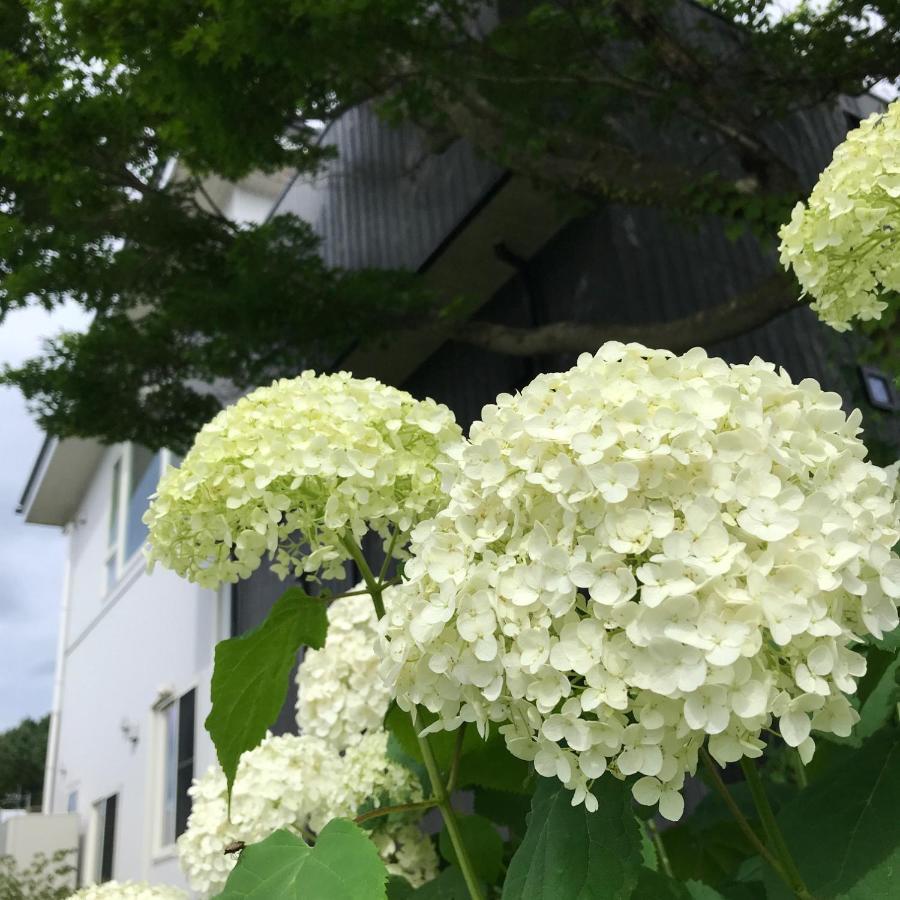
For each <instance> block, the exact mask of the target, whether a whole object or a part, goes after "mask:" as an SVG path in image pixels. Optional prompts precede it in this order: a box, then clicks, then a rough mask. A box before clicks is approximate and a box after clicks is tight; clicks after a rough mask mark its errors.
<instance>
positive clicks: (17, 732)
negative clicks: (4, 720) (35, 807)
mask: <svg viewBox="0 0 900 900" xmlns="http://www.w3.org/2000/svg"><path fill="white" fill-rule="evenodd" d="M49 730H50V717H49V716H44V718H43V719H39V720H34V719H23V720H22V721H21V722H20V723H19V724H18V725H16V726H15V728H10V729H9V730H8V731H5V732H3V734H0V804H2V805H6V804H7V802H8V801H7V799H6V798H11V799H10V802H14V803H15V804H16V805H18V803H21V802H22V800H23V798H25V797H27V796H28V795H30V796H31V800H32V803H38V802H40V797H41V790H42V789H43V784H44V760H45V757H46V755H47V735H48V732H49Z"/></svg>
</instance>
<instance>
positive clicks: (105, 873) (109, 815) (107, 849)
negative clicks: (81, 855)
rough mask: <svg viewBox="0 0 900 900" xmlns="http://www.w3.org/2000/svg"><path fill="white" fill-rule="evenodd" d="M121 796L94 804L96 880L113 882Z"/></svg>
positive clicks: (107, 798)
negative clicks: (117, 812)
mask: <svg viewBox="0 0 900 900" xmlns="http://www.w3.org/2000/svg"><path fill="white" fill-rule="evenodd" d="M118 803H119V795H118V794H113V795H112V796H111V797H106V798H105V799H104V800H101V801H100V802H99V803H95V804H94V834H95V841H96V845H95V846H96V853H95V856H94V880H95V881H97V882H104V881H112V877H113V865H114V858H115V848H116V807H117V806H118Z"/></svg>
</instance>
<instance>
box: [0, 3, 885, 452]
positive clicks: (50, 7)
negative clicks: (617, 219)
mask: <svg viewBox="0 0 900 900" xmlns="http://www.w3.org/2000/svg"><path fill="white" fill-rule="evenodd" d="M766 7H767V4H766V3H764V2H762V0H743V2H738V0H707V2H704V3H689V2H685V0H627V2H625V0H600V2H598V0H535V2H528V3H526V2H503V3H500V4H499V5H498V7H497V10H498V13H497V14H495V13H494V12H493V11H492V10H491V9H488V8H486V7H485V5H484V4H482V3H479V2H472V0H439V2H436V3H435V2H430V0H429V2H425V0H327V2H322V0H272V2H267V3H264V4H260V3H251V2H248V0H215V2H213V0H161V2H159V0H154V2H149V0H127V2H126V0H62V2H61V3H49V2H47V0H0V214H2V216H3V228H2V230H0V279H2V280H0V314H2V313H5V312H7V311H9V310H11V309H15V308H17V307H20V306H23V305H27V304H32V303H40V304H42V305H44V306H46V307H48V308H49V307H52V306H54V305H55V304H57V303H59V302H61V301H62V300H63V299H65V298H67V297H70V298H73V299H75V300H76V301H77V302H79V303H81V304H82V305H83V306H84V307H85V308H86V309H88V310H90V311H91V312H93V313H94V320H93V324H92V326H91V327H90V329H89V331H88V333H87V334H85V335H68V336H65V337H62V338H60V339H58V340H55V341H52V342H51V343H50V344H49V345H48V347H47V349H46V352H45V353H44V355H43V356H42V357H40V358H38V359H35V360H32V361H30V362H28V363H26V364H25V365H24V366H22V367H21V368H19V369H15V370H7V372H6V374H5V376H4V378H5V379H6V380H7V381H8V382H9V383H12V384H16V385H18V386H19V387H20V388H21V389H22V391H23V392H24V394H25V396H26V398H27V399H28V400H29V401H30V403H31V405H32V407H33V408H34V410H35V411H36V412H37V414H38V416H39V418H40V420H41V423H42V424H43V426H44V427H45V428H47V429H48V430H49V431H51V432H52V433H56V434H59V435H63V436H65V435H73V434H95V435H99V436H101V437H103V438H105V439H109V440H122V439H135V440H139V441H142V442H143V443H146V444H149V445H159V444H168V445H170V446H173V447H182V446H184V444H185V443H186V442H187V440H188V439H189V437H190V435H191V434H193V432H194V431H195V430H196V428H197V426H198V425H199V424H200V423H201V422H202V421H203V420H204V419H206V418H208V417H209V415H210V414H211V413H212V412H213V411H214V410H215V409H216V408H217V407H218V405H219V402H220V401H219V399H217V397H216V396H215V394H214V393H213V392H211V391H210V390H209V388H208V387H205V385H209V384H215V383H216V382H217V381H218V380H222V379H225V380H227V382H228V383H231V384H233V385H236V386H237V387H238V388H244V387H247V386H250V385H252V384H255V383H259V382H260V381H263V380H266V379H267V378H270V377H272V376H277V375H282V374H294V373H296V371H297V370H298V369H300V368H302V367H303V366H304V365H308V364H311V363H315V362H316V361H317V360H321V359H323V358H324V357H323V354H324V353H329V352H333V351H334V350H336V349H342V348H345V347H346V346H348V345H349V344H351V343H352V342H354V341H377V340H379V339H381V338H383V337H384V336H385V335H386V334H388V333H389V332H390V331H391V330H392V329H394V328H396V327H398V326H399V325H410V324H415V323H420V322H422V321H423V320H426V319H427V318H429V317H431V316H433V315H434V312H435V304H434V301H433V298H431V297H430V296H429V294H428V292H427V291H425V290H424V288H423V287H422V285H421V284H420V283H419V282H418V281H417V280H416V279H415V278H414V277H413V276H412V275H411V274H409V273H404V272H392V271H379V270H366V271H358V272H346V271H341V270H334V269H330V268H329V267H327V266H326V265H325V264H324V263H323V262H322V259H321V257H320V255H319V251H318V241H317V239H316V237H315V235H314V234H313V233H312V231H311V229H310V227H309V225H308V224H307V223H304V222H302V221H300V220H299V219H297V218H296V217H294V216H287V215H286V216H278V217H276V218H274V219H272V220H271V221H269V222H266V223H264V224H262V225H258V226H249V225H247V224H246V223H237V222H233V221H230V220H229V219H228V218H227V217H225V216H224V215H222V213H221V212H220V211H219V210H218V209H217V208H216V207H215V205H214V204H213V203H211V202H210V200H209V197H208V195H207V196H204V190H203V179H204V178H205V177H207V176H210V175H218V176H221V177H224V178H227V179H239V178H241V177H243V176H245V175H247V174H249V173H251V172H255V171H263V172H270V173H271V172H277V171H281V170H284V169H295V170H299V171H301V172H313V171H316V170H317V169H318V168H319V167H320V166H322V165H323V164H324V163H325V162H326V160H327V158H328V156H329V155H330V154H331V152H332V151H331V150H328V149H327V148H325V147H324V146H323V143H322V142H321V140H320V136H321V131H322V127H323V125H327V124H328V123H329V122H331V121H334V120H335V119H336V118H337V117H339V116H340V115H341V114H342V113H343V112H344V111H346V110H347V109H349V108H352V107H355V106H357V105H359V104H361V103H364V102H371V103H373V104H374V106H375V107H376V108H377V110H378V111H379V112H380V113H381V114H382V115H383V116H385V117H386V118H387V119H388V120H390V121H395V122H412V123H414V124H416V125H417V126H419V127H420V128H421V129H423V130H424V131H425V133H426V134H427V135H428V136H429V138H430V140H431V142H432V145H433V146H434V147H435V148H440V147H442V146H446V145H447V144H448V143H449V142H451V141H453V140H455V139H457V138H460V137H462V138H466V139H467V140H469V141H470V142H471V143H472V144H474V145H475V147H476V148H477V150H478V151H480V152H481V153H482V154H483V155H484V156H486V157H487V158H489V159H491V160H493V161H495V162H497V163H498V164H500V165H502V166H504V167H506V168H507V169H509V170H511V171H512V172H513V173H516V174H519V175H522V176H525V177H527V178H529V179H531V180H532V181H534V182H536V183H537V184H539V185H540V186H542V187H544V188H546V189H548V190H549V191H552V192H553V193H555V194H557V195H558V196H559V197H561V198H563V199H564V200H565V201H567V202H570V203H573V204H577V205H578V208H579V209H584V208H591V207H592V206H597V205H600V204H602V203H605V202H608V201H610V200H612V201H619V202H627V203H633V204H642V205H649V206H652V207H655V208H660V209H663V210H666V211H668V212H671V213H675V214H677V215H686V216H695V215H702V214H716V215H719V216H721V217H723V219H724V220H725V221H729V220H730V221H731V222H732V223H736V224H738V225H739V226H741V227H745V228H749V229H751V230H752V231H753V232H754V233H756V234H758V235H759V236H760V237H761V238H762V239H764V240H767V241H771V240H773V238H774V232H775V229H776V226H777V225H778V224H779V223H780V222H781V221H783V220H784V219H785V218H786V216H787V213H788V211H789V209H790V208H791V206H792V205H793V204H794V203H795V202H796V200H797V199H799V198H800V197H801V196H802V194H803V192H804V189H805V188H806V187H808V185H806V186H805V185H803V184H802V180H801V178H800V176H799V174H798V172H797V171H796V168H795V162H794V161H793V160H791V159H788V158H786V157H785V156H784V155H783V152H782V151H781V150H780V149H779V148H778V147H777V146H776V145H775V144H774V143H773V141H772V140H771V139H770V138H769V137H768V136H767V133H766V131H765V129H764V128H763V126H764V124H765V123H767V122H769V121H771V120H772V119H773V118H778V117H784V116H789V115H790V114H791V113H793V112H795V111H798V110H803V109H806V108H809V107H810V106H814V105H816V104H818V103H822V102H829V101H834V100H835V98H836V97H837V95H838V94H841V93H849V94H856V93H859V92H861V91H863V90H865V89H867V88H868V87H870V86H871V85H872V84H874V83H875V82H877V81H879V80H881V79H885V78H887V79H896V78H897V76H898V74H900V72H898V67H900V52H898V43H900V7H898V6H897V4H896V3H893V2H876V3H863V2H832V3H829V4H826V5H825V7H824V8H822V7H821V4H810V3H800V4H799V5H798V7H797V9H796V10H795V11H794V12H793V13H792V14H790V15H788V16H786V17H784V18H782V19H780V20H778V21H772V20H771V19H770V18H769V16H768V14H767V12H766ZM873 23H874V24H873ZM172 158H178V160H179V161H180V162H179V166H178V169H177V174H176V177H174V178H172V179H169V181H168V182H167V183H164V182H163V180H162V178H161V174H162V170H163V163H164V162H165V161H166V160H169V159H172ZM796 297H797V288H796V284H795V283H794V282H793V281H792V280H791V279H790V278H788V277H786V276H782V277H777V276H776V277H774V278H773V279H772V280H771V281H769V282H767V283H766V284H764V285H761V286H760V289H759V290H757V291H755V292H751V293H750V294H748V295H747V296H740V297H734V298H730V299H729V301H728V304H726V305H725V306H723V308H722V309H721V310H719V311H718V312H717V313H715V314H714V315H712V316H710V315H708V314H707V315H706V317H705V319H704V321H703V322H701V323H698V322H695V321H693V320H690V321H684V322H680V323H676V329H675V331H673V330H672V328H668V329H662V330H661V331H660V330H659V329H657V330H656V331H654V330H653V329H654V327H655V326H656V325H657V324H658V323H648V329H649V330H646V331H643V332H642V333H641V334H639V335H638V337H639V338H641V339H644V340H645V341H647V342H651V343H660V344H667V345H672V346H673V349H678V347H677V346H676V345H677V344H678V342H679V334H681V335H682V336H686V335H690V336H691V337H692V338H693V339H694V340H700V338H697V337H695V336H696V335H697V334H700V335H701V336H702V338H703V339H705V340H707V341H712V340H715V339H716V337H717V335H718V336H720V337H721V336H723V331H722V329H725V330H726V331H727V329H729V328H730V329H731V330H732V331H733V329H734V328H735V323H739V324H740V326H741V327H742V328H750V327H753V326H754V325H755V324H760V323H761V322H764V321H766V320H767V319H768V318H771V317H772V316H773V315H776V314H778V313H780V312H782V311H784V310H785V309H788V308H791V307H792V306H793V305H794V303H795V302H796ZM566 324H567V323H561V327H558V328H556V330H555V331H553V330H551V331H546V330H545V331H542V332H541V333H535V334H534V335H531V336H529V335H524V336H523V335H522V334H513V335H510V333H509V331H508V330H507V331H505V332H504V331H502V330H501V331H499V332H498V331H496V330H495V331H491V330H490V329H481V331H480V333H479V334H477V335H476V334H471V333H470V334H466V333H465V329H463V330H462V331H461V332H460V334H461V336H462V337H464V338H465V339H468V340H470V341H473V342H478V343H481V344H482V345H483V346H488V347H490V348H491V349H493V350H497V351H499V352H509V353H534V352H548V351H554V350H559V349H583V345H584V342H585V341H595V340H596V341H599V340H602V339H604V338H605V337H608V336H617V335H615V334H613V335H609V334H607V331H608V329H607V331H604V330H603V329H599V330H597V331H596V333H594V332H592V331H591V330H590V329H585V328H584V326H583V325H578V326H577V328H574V327H572V328H568V329H567V328H566V327H565V326H566ZM698 329H699V330H698ZM622 336H624V337H626V338H630V337H634V335H632V334H623V335H622Z"/></svg>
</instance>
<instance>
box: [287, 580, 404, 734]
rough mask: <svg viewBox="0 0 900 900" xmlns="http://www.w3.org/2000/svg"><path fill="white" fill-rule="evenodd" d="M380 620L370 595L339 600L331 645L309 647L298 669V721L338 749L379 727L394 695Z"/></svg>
mask: <svg viewBox="0 0 900 900" xmlns="http://www.w3.org/2000/svg"><path fill="white" fill-rule="evenodd" d="M355 590H361V585H358V586H357V588H356V589H355ZM387 590H388V592H390V590H392V589H391V588H388V589H387ZM376 622H377V619H376V616H375V607H374V606H373V604H372V598H371V597H370V596H369V595H368V594H359V595H358V596H354V597H341V598H340V599H338V600H335V601H334V602H333V603H332V604H331V605H330V606H329V607H328V636H327V637H326V638H325V646H324V647H322V649H321V650H307V651H306V655H305V656H304V658H303V662H302V663H301V664H300V666H299V667H298V669H297V688H298V691H297V724H298V725H299V726H300V727H301V729H302V730H303V732H304V734H312V735H315V736H316V737H319V738H322V739H323V740H324V741H325V742H326V743H328V745H329V746H331V747H334V748H336V749H338V750H343V749H345V748H346V747H349V746H350V745H351V744H356V743H358V742H359V741H360V740H361V739H362V736H363V735H364V734H366V733H371V732H374V731H378V730H379V729H380V728H381V727H382V723H383V722H384V716H385V713H386V712H387V710H388V706H389V705H390V702H391V698H392V696H393V694H392V691H391V689H390V687H389V686H388V685H387V684H385V682H384V681H383V680H382V679H381V675H380V674H379V665H380V662H381V660H380V659H379V657H378V656H377V654H376V652H375V641H376V631H375V625H376Z"/></svg>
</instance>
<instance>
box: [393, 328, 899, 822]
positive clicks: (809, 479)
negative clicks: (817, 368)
mask: <svg viewBox="0 0 900 900" xmlns="http://www.w3.org/2000/svg"><path fill="white" fill-rule="evenodd" d="M859 424H860V415H859V412H858V411H856V412H854V413H851V415H850V416H849V417H848V416H846V415H845V414H844V412H843V411H842V409H841V398H840V397H839V396H838V395H837V394H831V393H826V392H825V391H823V390H822V389H821V388H820V387H819V385H818V384H817V383H816V382H815V381H812V380H811V379H808V380H805V381H802V382H800V383H799V384H796V385H795V384H793V383H792V382H791V380H790V378H789V377H788V376H787V374H786V373H784V372H783V371H782V372H778V371H776V370H775V367H774V366H772V365H771V364H769V363H765V362H762V361H761V360H759V359H755V360H753V361H752V362H751V363H749V364H748V365H737V366H729V365H728V364H727V363H726V362H724V361H723V360H721V359H714V358H709V357H708V356H707V355H706V353H705V352H704V351H702V350H699V349H695V350H691V351H690V352H688V353H686V354H684V355H683V356H675V355H674V354H672V353H670V352H668V351H663V350H648V349H646V348H645V347H642V346H640V345H638V344H629V345H627V346H625V345H623V344H619V343H609V344H606V345H605V346H604V347H602V348H601V349H600V351H599V352H598V353H597V354H596V356H592V355H590V354H584V355H582V356H581V357H580V358H579V360H578V364H577V365H576V366H575V367H574V368H573V369H571V370H569V371H568V372H563V373H552V374H546V375H541V376H539V377H538V378H536V379H535V380H534V381H533V382H532V383H531V384H530V385H528V386H527V387H526V388H525V389H524V390H523V391H522V392H521V394H516V395H515V396H511V395H508V394H506V395H501V396H500V397H498V398H497V402H496V404H495V405H491V406H486V407H485V408H484V411H483V413H482V420H481V421H480V422H476V423H475V424H474V425H473V426H472V429H471V438H470V442H469V443H464V444H461V445H459V446H458V447H457V448H456V450H455V451H454V456H455V458H456V460H457V462H458V473H457V475H456V478H455V481H454V482H453V483H452V485H449V486H448V487H449V490H450V501H449V504H448V505H447V507H445V509H444V510H442V511H441V512H440V513H439V514H438V515H437V516H436V517H435V518H434V519H433V520H430V521H427V522H423V523H421V524H420V525H419V526H417V528H416V529H415V531H414V533H413V541H412V544H411V551H412V554H413V555H412V558H411V559H410V560H409V561H408V562H407V564H406V567H405V574H406V575H407V577H408V578H409V581H408V582H407V583H405V584H402V585H399V586H398V587H396V588H394V590H393V591H392V592H391V593H390V594H388V595H387V596H386V597H385V607H386V615H385V617H384V618H383V619H382V620H381V621H380V622H379V623H378V628H379V630H380V631H381V633H382V634H383V641H384V643H383V648H382V651H381V655H382V656H384V657H385V662H384V663H383V669H382V671H383V674H384V676H385V678H386V679H387V680H388V681H389V682H390V683H391V684H393V685H395V690H396V695H397V700H398V703H399V704H400V705H401V706H402V707H403V708H405V709H411V708H412V707H413V706H414V705H416V704H418V705H422V706H425V707H426V708H427V709H429V710H430V711H431V712H432V713H435V714H436V715H437V717H438V718H437V722H436V723H435V725H434V726H433V728H435V729H437V728H446V729H448V730H453V729H455V728H457V727H458V726H459V725H460V723H462V722H474V723H476V724H477V726H478V728H479V730H480V731H481V732H482V733H484V732H485V731H486V730H487V729H488V728H489V727H490V725H491V724H492V723H497V724H498V725H499V726H500V731H501V732H502V733H503V735H504V737H505V739H506V743H507V746H508V748H509V750H510V752H512V753H513V754H514V755H516V756H518V757H521V758H523V759H527V760H532V761H533V762H534V765H535V768H536V770H537V771H538V773H540V774H541V775H544V776H548V777H555V778H558V779H559V780H560V781H562V782H563V783H564V784H565V785H566V786H567V787H569V788H570V789H571V790H573V791H574V802H576V803H578V802H582V801H583V802H584V803H585V804H586V805H587V806H588V808H596V804H597V800H596V798H595V797H594V795H593V794H592V793H591V792H590V787H591V785H592V783H593V781H594V780H595V779H596V778H599V777H601V776H603V775H604V773H605V772H607V771H608V772H609V774H608V775H606V776H605V777H619V778H633V779H635V781H634V784H633V793H634V796H635V798H636V799H637V800H638V801H639V802H640V803H645V804H658V805H659V809H660V812H661V813H662V815H664V816H666V817H667V818H669V819H678V818H679V817H680V816H681V814H682V811H683V806H684V803H683V800H682V796H681V789H682V786H683V783H684V779H685V776H686V775H687V774H689V773H693V772H694V771H695V769H696V766H697V758H698V751H699V749H700V747H701V746H703V745H704V744H706V745H707V746H708V748H709V752H710V753H711V754H712V755H713V756H714V757H715V758H716V759H717V760H718V761H719V762H720V763H721V764H723V765H724V764H725V763H728V762H735V761H737V760H739V759H740V758H741V757H744V756H746V757H756V756H759V755H760V754H761V752H762V749H763V746H764V744H763V741H762V738H761V735H762V734H763V733H764V732H765V731H766V730H768V729H770V728H777V729H779V730H780V733H781V736H782V737H783V738H784V740H785V741H786V742H787V744H788V745H790V746H792V747H797V748H798V750H799V752H800V755H801V757H802V758H804V759H805V760H808V759H809V757H810V756H811V755H812V752H813V748H814V744H813V738H812V737H811V732H812V731H814V730H818V731H822V732H830V733H833V734H837V735H841V736H847V735H848V734H849V733H850V729H851V727H852V726H853V724H854V723H855V722H856V720H857V718H858V715H857V713H856V710H855V709H854V708H853V707H852V706H851V704H850V701H849V696H848V695H851V694H853V692H854V691H855V689H856V684H857V680H858V679H859V678H860V676H862V675H863V674H864V673H865V670H866V663H865V658H864V657H863V656H862V655H861V654H860V653H859V652H858V649H857V648H858V646H859V643H860V640H861V639H862V638H863V637H864V636H866V635H874V636H876V637H881V636H882V635H883V633H884V632H887V631H891V630H892V629H894V628H896V627H897V624H898V613H897V605H898V603H900V560H898V558H897V556H896V554H895V553H893V552H892V547H893V546H894V545H895V544H896V542H897V541H898V539H900V502H898V499H897V495H896V490H897V465H894V466H891V467H890V468H887V469H883V468H879V467H878V466H875V465H873V464H872V463H870V462H866V461H865V457H866V448H865V447H864V446H863V444H862V442H861V441H860V439H859V432H860V427H859Z"/></svg>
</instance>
